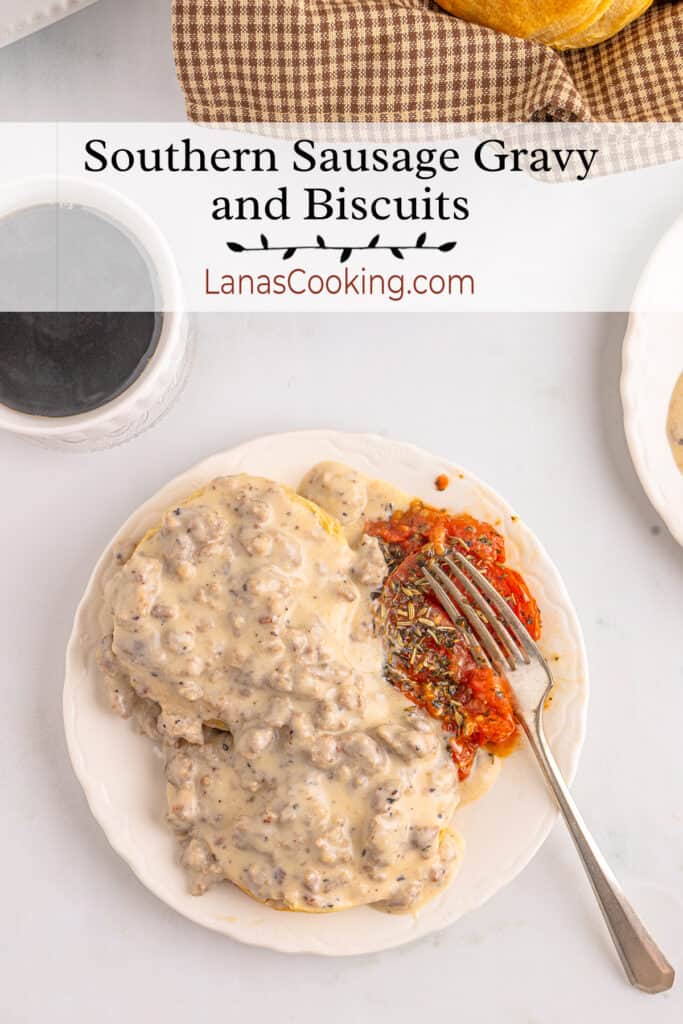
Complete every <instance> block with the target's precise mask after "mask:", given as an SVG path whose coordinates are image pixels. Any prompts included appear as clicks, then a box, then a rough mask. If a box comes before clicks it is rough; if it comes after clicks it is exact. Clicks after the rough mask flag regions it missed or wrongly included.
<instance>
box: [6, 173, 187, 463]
mask: <svg viewBox="0 0 683 1024" xmlns="http://www.w3.org/2000/svg"><path fill="white" fill-rule="evenodd" d="M57 204H58V205H59V206H70V205H73V206H79V207H83V208H84V209H86V210H91V211H93V212H94V213H96V214H98V215H99V216H101V217H103V218H104V219H105V220H108V221H109V222H110V223H111V224H113V226H114V227H116V228H119V229H120V230H121V231H122V232H123V233H124V234H126V235H128V237H129V238H132V239H133V240H134V241H135V243H136V246H137V247H138V248H139V249H140V251H141V252H142V253H143V254H144V256H145V257H146V261H147V262H148V264H149V268H150V274H151V275H152V277H153V278H154V283H155V287H156V290H157V292H158V295H157V309H158V310H159V311H160V314H161V329H160V333H159V338H158V340H157V344H156V348H155V350H154V352H153V354H152V356H151V357H150V359H149V362H148V363H147V365H146V366H145V368H144V370H143V371H142V373H141V374H140V375H139V376H138V377H137V378H136V379H135V380H134V381H133V382H132V383H131V384H130V385H129V386H128V387H127V388H126V389H125V390H124V391H123V392H122V393H121V394H120V395H118V396H117V397H116V398H113V399H112V400H111V401H109V402H107V403H106V404H104V405H101V406H99V407H98V408H96V409H92V410H91V411H89V412H83V413H78V414H77V415H74V416H36V415H32V414H29V413H24V412H18V411H17V410H15V409H11V408H9V407H8V406H7V405H3V404H2V403H1V402H0V429H4V430H9V431H11V432H12V433H15V434H20V435H22V436H24V437H26V438H28V439H30V440H32V441H35V442H38V443H40V444H43V445H48V446H51V447H58V448H62V449H67V450H68V449H71V450H82V451H93V450H96V449H99V448H109V447H113V446H114V445H117V444H121V443H122V442H123V441H126V440H128V439H129V438H131V437H134V436H135V435H136V434H139V433H140V432H141V431H143V430H145V429H146V428H147V427H150V426H151V425H152V424H153V423H154V422H155V421H156V420H157V419H158V418H159V417H160V416H161V415H162V414H163V413H164V412H165V411H166V410H167V409H168V408H169V406H170V404H171V403H172V401H173V399H174V398H175V397H176V396H177V394H178V393H179V391H180V389H181V387H182V385H183V384H184V382H185V379H186V376H187V373H188V371H189V366H190V361H191V349H192V346H191V338H190V331H189V320H188V316H187V313H186V311H185V308H184V299H183V290H182V286H181V280H180V275H179V273H178V268H177V266H176V263H175V260H174V258H173V254H172V252H171V249H170V247H169V245H168V242H167V241H166V239H165V238H164V236H163V235H162V233H161V232H160V230H159V229H158V227H157V226H156V224H155V223H154V222H153V221H152V220H151V218H150V217H148V216H147V214H146V213H145V212H144V211H143V210H142V209H140V207H138V206H136V205H135V204H134V203H131V202H130V201H129V200H128V199H127V198H125V197H124V196H122V195H120V194H119V193H117V192H115V191H113V190H112V189H109V188H106V187H104V186H102V185H94V184H92V183H90V182H86V181H80V180H78V179H60V180H59V181H58V182H55V180H54V179H29V180H25V181H21V182H17V183H14V184H10V185H8V186H3V190H2V193H1V194H0V219H2V218H5V217H8V216H10V215H13V214H18V213H20V212H21V211H22V210H28V209H31V208H32V207H36V206H46V205H57Z"/></svg>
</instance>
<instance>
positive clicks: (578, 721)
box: [63, 430, 589, 956]
mask: <svg viewBox="0 0 683 1024" xmlns="http://www.w3.org/2000/svg"><path fill="white" fill-rule="evenodd" d="M302 440H306V441H310V442H320V443H323V444H324V443H326V442H327V443H329V442H330V441H336V442H339V443H341V445H342V447H343V446H344V443H346V444H350V445H351V446H353V445H354V444H361V445H369V446H376V445H379V446H380V447H385V446H390V447H392V448H394V449H395V450H396V451H400V452H401V454H402V455H403V457H405V456H406V455H407V454H409V455H410V457H411V458H412V459H418V460H419V461H420V462H422V461H425V460H426V461H432V462H435V461H436V462H438V464H439V466H440V467H441V470H440V471H442V472H449V471H450V474H462V476H463V477H464V479H466V480H467V481H468V482H469V483H470V484H471V485H472V486H473V487H475V488H478V489H481V491H482V492H483V493H484V494H486V496H487V497H488V498H489V499H492V500H493V501H494V503H495V504H496V505H497V506H498V507H499V509H500V510H501V512H502V513H504V514H506V515H508V516H513V515H514V513H513V511H512V509H511V507H510V506H509V504H508V503H507V502H506V501H505V500H504V499H503V498H501V497H500V495H498V494H497V492H496V491H495V490H494V489H493V488H491V487H490V486H489V485H487V484H485V483H483V482H482V481H481V480H479V478H478V477H476V476H475V475H474V474H472V473H470V472H469V471H467V470H464V469H462V468H461V467H458V466H456V465H455V464H453V463H452V462H450V460H448V459H445V458H443V459H442V458H441V457H439V456H437V455H434V454H432V453H430V452H427V451H425V450H423V449H421V448H419V447H417V446H416V445H414V444H412V443H410V442H403V441H397V440H394V439H388V438H385V437H381V436H380V435H376V434H364V433H351V432H342V431H336V430H303V431H291V432H285V433H276V434H268V435H264V436H260V437H257V438H253V439H251V440H249V441H246V442H244V443H242V444H239V445H236V446H234V447H233V448H230V449H226V450H223V451H219V452H216V453H214V454H213V455H211V456H208V457H207V458H205V459H202V460H201V461H200V462H198V463H196V464H195V465H193V466H191V467H190V468H189V469H187V470H185V471H184V472H182V473H180V474H178V475H177V476H175V477H173V478H172V479H171V480H170V481H168V482H167V483H166V484H165V485H163V486H162V487H161V488H160V489H159V490H158V491H157V492H156V493H155V494H154V495H152V496H151V497H150V498H149V499H147V500H146V501H145V502H143V503H142V504H141V505H140V506H138V508H137V509H136V510H135V511H134V512H133V513H132V514H131V515H130V516H129V517H128V519H127V520H126V522H125V523H124V524H123V525H122V526H121V527H120V529H119V530H117V531H116V534H115V535H114V537H113V538H112V539H111V541H110V542H109V543H108V544H107V545H106V546H105V549H104V551H103V553H102V555H101V556H100V558H99V559H98V560H97V563H96V565H95V567H94V569H93V571H92V573H91V576H90V578H89V580H88V583H87V585H86V588H85V591H84V594H83V597H82V598H81V601H80V602H79V605H78V608H77V610H76V613H75V616H74V624H73V629H72V632H71V635H70V638H69V641H68V645H67V650H66V663H65V682H64V691H63V715H64V727H65V733H66V740H67V748H68V752H69V756H70V758H71V761H72V764H73V768H74V771H75V774H76V776H77V778H78V780H79V782H80V784H81V786H82V788H83V791H84V793H85V797H86V800H87V803H88V806H89V808H90V811H91V813H92V815H93V817H94V818H95V820H96V821H97V822H98V824H99V825H100V827H101V828H102V829H103V831H104V833H105V835H106V837H107V840H108V841H109V843H110V845H111V847H112V848H113V849H114V850H115V852H116V853H117V854H118V855H119V856H120V857H122V859H123V860H124V861H125V862H126V863H127V864H128V866H129V867H130V868H131V870H132V871H133V873H134V874H135V876H136V877H137V879H138V880H139V881H140V882H141V883H142V884H143V885H144V886H145V887H146V888H147V889H148V890H150V891H151V892H152V893H153V894H154V895H156V896H157V897H158V898H159V899H161V900H162V901H163V902H164V903H166V904H167V905H168V906H170V907H171V908H172V909H173V910H175V911H176V912H177V913H179V914H181V915H182V916H184V917H186V918H188V919H189V920H191V921H193V922H194V923H195V924H198V925H201V926H202V927H205V928H208V929H210V930H212V931H215V932H218V933H220V934H222V935H226V936H228V937H230V938H233V939H235V940H236V941H239V942H242V943H243V944H246V945H252V946H257V947H260V948H266V949H270V950H273V951H276V952H282V953H291V954H314V955H322V956H354V955H363V954H368V953H373V952H380V951H382V950H386V949H392V948H396V947H398V946H401V945H405V944H407V943H410V942H413V941H415V940H417V939H419V938H422V937H424V936H425V935H429V934H433V933H436V932H440V931H443V930H444V929H445V928H447V927H450V925H451V924H453V923H454V922H455V921H456V920H458V919H459V918H460V917H462V916H463V915H464V914H466V913H469V912H470V911H472V910H474V909H476V908H477V907H479V906H481V905H483V904H484V903H485V902H487V901H488V900H489V899H490V898H491V897H492V896H493V895H495V893H496V892H498V891H500V889H502V888H504V887H505V886H506V885H508V884H509V883H510V882H511V881H512V880H513V879H514V878H515V877H517V875H518V874H519V873H520V872H521V871H522V870H523V869H524V868H525V867H526V866H527V865H528V864H529V862H530V861H531V860H532V859H533V857H534V856H535V854H536V853H537V852H538V850H539V849H540V847H541V846H542V844H543V842H544V841H545V839H546V838H547V836H548V834H549V833H550V831H551V829H552V827H553V825H554V823H555V821H556V820H557V817H558V812H557V811H556V810H553V811H552V812H551V813H550V814H548V815H547V820H546V821H545V822H543V823H542V825H541V827H540V828H539V829H538V830H537V832H536V833H535V834H534V835H533V837H532V839H531V841H530V842H529V844H528V847H527V849H526V850H525V853H524V855H523V856H522V857H521V858H518V859H517V860H516V861H515V862H514V863H513V864H512V866H511V867H510V868H509V869H508V870H507V872H506V873H504V874H503V875H502V877H501V878H500V880H499V881H498V882H497V884H495V885H494V886H493V887H492V888H491V889H490V891H488V892H485V893H484V894H483V895H479V896H478V897H477V898H475V899H474V900H472V901H470V902H468V903H466V904H465V905H464V906H463V907H462V908H461V909H460V911H459V912H458V913H457V914H456V915H455V916H454V917H452V918H450V919H447V920H443V921H441V922H440V923H434V924H433V925H431V926H429V927H427V928H422V929H420V928H419V927H418V925H419V921H420V920H421V919H424V917H423V915H424V914H425V911H422V912H421V914H420V915H414V916H413V915H401V916H400V917H392V916H391V915H383V914H378V912H377V911H371V910H368V909H367V908H361V909H360V910H359V911H358V910H350V911H345V912H344V914H343V915H286V914H282V913H281V912H277V911H272V910H270V909H269V908H266V907H263V908H260V909H261V910H263V912H265V913H267V914H275V915H276V916H277V917H278V918H280V919H282V918H283V917H290V918H291V917H303V916H306V917H307V919H308V920H310V921H311V923H312V924H314V923H315V922H316V920H317V921H319V920H320V919H321V918H327V919H328V920H329V919H330V918H335V917H337V916H339V917H341V916H344V917H345V918H347V919H348V918H350V916H351V915H354V914H358V913H366V914H371V915H373V916H374V917H379V918H389V919H390V920H393V921H406V920H407V919H408V918H409V919H410V920H412V921H413V924H414V927H413V930H412V931H410V932H405V931H403V932H401V933H400V934H397V935H396V936H395V938H394V939H389V940H387V939H386V938H385V939H383V940H382V941H380V942H373V941H369V942H368V941H367V940H366V941H365V942H363V941H361V940H362V938H363V936H360V937H359V941H358V942H357V943H355V945H354V947H353V948H348V947H346V946H344V947H343V948H339V947H337V946H332V947H330V946H327V947H326V946H325V944H324V943H323V944H322V945H320V944H319V943H316V942H313V941H312V939H313V935H312V934H311V931H309V933H308V934H307V936H306V941H302V940H297V939H292V937H291V936H289V935H287V934H286V935H285V939H284V940H283V939H278V940H276V939H274V938H273V937H272V936H270V937H269V936H268V935H267V934H266V935H265V936H264V935H262V934H260V933H259V931H258V928H255V930H254V932H253V934H249V933H248V932H245V931H244V930H240V929H239V928H235V927H234V925H235V923H236V922H238V921H239V918H232V917H226V916H223V917H214V918H208V917H207V915H206V913H203V906H202V901H203V899H205V897H199V898H197V897H193V898H191V899H190V901H189V902H188V901H187V900H186V899H185V900H184V899H183V898H182V897H183V896H186V893H182V894H181V896H180V897H179V895H178V894H177V893H175V892H171V891H167V889H166V888H165V887H164V886H163V885H160V884H159V881H158V879H157V878H155V877H154V865H151V867H150V865H149V864H148V863H147V862H146V861H144V858H143V863H141V862H140V860H139V859H138V860H135V859H133V858H132V857H131V854H130V850H129V849H128V848H127V847H126V845H125V843H124V838H125V837H123V836H122V835H121V833H120V831H117V829H116V827H115V826H114V825H112V823H111V822H110V821H108V820H107V817H106V814H105V813H104V812H103V808H102V796H101V794H100V793H99V788H98V785H97V782H96V780H93V779H92V778H91V777H90V776H89V775H88V772H87V767H86V765H85V763H84V760H83V752H82V750H81V749H80V746H79V744H78V742H77V736H76V732H75V723H76V718H77V715H78V703H77V701H75V700H74V699H73V698H74V697H75V694H76V692H77V691H74V687H73V682H74V675H75V667H74V665H75V660H76V659H77V657H78V656H79V655H80V646H81V644H80V628H79V626H80V623H81V619H82V618H83V616H84V611H85V609H86V607H87V605H88V603H89V602H91V601H92V600H93V599H94V600H95V601H96V597H95V595H94V593H93V587H94V584H95V582H96V581H97V578H98V576H99V573H100V572H101V570H102V567H103V564H104V562H105V560H106V558H107V556H108V553H109V551H110V550H111V548H112V546H113V544H114V543H115V542H116V540H117V538H119V537H121V536H125V535H126V532H127V531H129V529H130V525H131V524H132V523H133V522H134V521H136V520H138V519H139V518H140V517H144V516H147V515H150V514H151V513H152V512H155V513H156V514H158V507H159V503H160V499H162V496H163V495H164V493H165V492H166V491H168V490H172V489H173V488H174V487H178V486H179V485H180V484H181V483H182V482H183V481H184V480H185V479H186V478H187V477H194V476H197V475H199V476H205V478H206V479H210V478H211V477H212V476H213V475H215V474H214V473H209V474H207V473H206V469H207V467H209V466H210V465H211V463H212V462H214V461H215V460H218V459H221V458H225V457H228V456H229V457H231V458H233V459H236V458H238V457H240V456H243V455H244V454H248V452H249V449H250V448H254V447H260V446H262V445H268V444H269V442H277V443H282V442H289V441H291V442H292V443H293V444H296V443H297V442H299V441H302ZM342 454H343V453H342ZM313 461H315V458H314V459H313ZM311 464H312V463H311ZM386 475H387V476H388V477H389V478H391V473H390V472H388V473H387V474H386ZM441 498H442V499H443V498H445V495H441ZM518 524H519V528H520V529H521V530H522V531H524V532H525V533H526V534H527V535H528V540H530V541H531V543H532V544H533V547H534V549H535V552H536V554H537V555H538V556H539V557H540V560H541V561H543V562H545V569H546V570H547V572H548V574H549V576H550V577H552V578H553V583H554V585H555V588H556V589H557V591H558V594H559V596H560V598H561V599H562V609H563V611H564V613H565V615H566V616H567V618H568V620H569V621H571V623H572V627H573V629H574V636H573V640H574V641H575V643H576V655H577V659H578V667H579V671H580V682H579V684H578V689H577V693H576V694H575V695H574V698H573V701H572V702H571V703H570V704H569V705H568V708H569V710H570V711H572V713H573V719H572V721H571V722H570V725H571V726H572V727H573V730H574V732H573V737H572V746H571V749H570V750H569V752H568V754H567V755H566V762H567V763H566V764H565V769H564V774H565V777H566V778H567V779H568V781H569V782H571V780H572V779H573V777H574V775H575V772H576V769H577V766H578V761H579V756H580V752H581V748H582V745H583V741H584V739H585V730H586V717H587V709H588V692H589V684H588V667H587V656H586V650H585V644H584V640H583V634H582V631H581V627H580V623H579V620H578V618H577V616H576V612H575V610H574V608H573V605H572V603H571V599H570V598H569V595H568V593H567V590H566V587H565V585H564V582H563V581H562V578H561V576H560V573H559V571H558V569H557V568H556V566H555V565H554V563H553V562H552V560H551V559H550V558H549V556H548V554H547V552H546V551H545V548H544V547H543V545H542V544H541V543H540V541H539V540H538V538H537V537H536V536H535V534H533V533H532V531H531V530H530V529H529V528H528V527H526V526H525V525H524V524H523V523H522V521H521V520H518ZM138 528H139V527H138ZM110 714H111V713H110ZM114 717H115V716H113V715H112V718H114ZM117 725H118V726H119V727H122V728H124V729H125V728H126V726H127V723H124V722H120V721H117ZM128 728H129V729H130V726H129V725H128ZM136 738H137V737H136ZM144 742H145V743H148V741H146V740H145V741H144ZM529 756H530V755H529ZM504 767H505V766H504ZM485 799H486V798H484V801H485ZM474 806H479V805H478V804H477V805H474ZM159 827H160V828H163V825H162V824H161V823H159ZM466 856H467V854H466ZM457 885H458V877H457V876H456V879H455V880H454V882H453V884H452V887H455V886H457ZM452 887H449V889H450V888H452ZM226 891H227V892H230V894H231V896H232V897H233V898H235V896H236V898H237V899H238V900H240V899H241V900H242V901H246V902H245V903H243V905H244V906H245V907H246V906H249V908H250V909H252V910H253V907H254V906H257V907H259V905H258V904H254V901H253V900H251V899H250V898H249V897H247V896H244V895H243V894H242V893H240V892H239V891H237V890H234V887H229V888H228V889H227V890H226ZM448 891H449V890H447V891H446V892H445V893H444V894H442V895H441V896H439V897H437V898H435V899H434V900H432V901H431V903H430V904H428V906H427V908H425V910H426V911H428V910H429V908H430V907H433V906H434V905H435V904H439V906H440V905H441V904H442V903H443V901H444V899H445V898H446V897H447V895H448ZM195 906H196V910H195ZM271 920H272V919H271Z"/></svg>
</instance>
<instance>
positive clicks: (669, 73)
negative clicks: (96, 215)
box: [173, 0, 683, 123]
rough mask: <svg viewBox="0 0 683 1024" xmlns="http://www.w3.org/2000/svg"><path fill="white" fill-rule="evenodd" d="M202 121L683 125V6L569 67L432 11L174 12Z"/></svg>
mask: <svg viewBox="0 0 683 1024" xmlns="http://www.w3.org/2000/svg"><path fill="white" fill-rule="evenodd" d="M173 34H174V45H175V55H176V64H177V68H178V75H179V78H180V82H181V85H182V87H183V90H184V93H185V98H186V103H187V112H188V116H189V117H190V119H191V120H193V121H199V122H239V123H244V122H252V123H253V122H286V121H289V122H298V123H302V122H344V123H351V122H362V123H368V122H379V121H385V122H386V121H394V122H409V121H412V122H433V121H437V122H452V121H459V122H472V121H484V122H495V121H539V120H540V121H549V120H555V121H681V120H683V4H681V3H678V2H676V0H662V2H659V3H657V4H655V6H654V7H652V8H650V10H649V11H648V12H647V13H646V14H645V15H643V16H642V17H641V18H640V19H639V20H638V21H636V22H635V23H634V24H632V25H630V26H629V27H628V28H626V29H624V31H623V32H621V33H619V35H618V36H616V37H615V38H613V39H611V40H609V41H608V42H606V43H603V44H601V45H600V46H597V47H593V48H591V49H587V50H580V51H575V52H570V53H567V54H558V53H555V52H554V51H552V50H550V49H548V48H547V47H544V46H542V45H540V44H538V43H531V42H526V41H524V40H520V39H513V38H511V37H510V36H506V35H503V34H501V33H499V32H494V31H492V30H490V29H486V28H481V27H479V26H478V25H472V24H468V23H467V22H464V21H461V20H459V19H457V18H453V17H451V16H450V15H448V14H446V13H445V12H444V11H443V10H442V9H441V8H440V7H438V6H437V5H436V4H435V3H432V0H174V4H173Z"/></svg>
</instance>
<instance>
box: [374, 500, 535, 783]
mask: <svg viewBox="0 0 683 1024" xmlns="http://www.w3.org/2000/svg"><path fill="white" fill-rule="evenodd" d="M366 532H367V533H368V534H370V535H371V536H373V537H377V538H378V539H379V540H380V542H381V544H382V546H383V550H384V553H385V557H386V558H387V561H388V563H389V568H390V574H389V576H388V577H387V580H386V581H385V584H384V587H383V589H382V593H381V595H380V601H379V607H380V612H379V614H380V622H381V629H382V631H383V633H384V637H385V640H386V642H387V648H388V657H387V676H388V678H389V680H390V682H392V683H393V684H394V685H395V686H397V687H398V688H399V689H400V690H401V691H402V692H403V693H405V694H406V696H407V697H409V698H410V699H411V700H412V701H414V703H416V704H418V705H419V706H420V707H422V708H424V709H425V710H426V711H427V712H428V713H429V714H430V715H432V716H433V717H435V718H438V719H440V720H441V723H442V725H443V728H444V729H445V730H446V731H447V732H448V733H451V734H452V735H451V737H450V738H449V746H450V749H451V753H452V756H453V760H454V761H455V763H456V764H457V765H458V770H459V774H460V778H461V779H464V778H466V777H467V775H468V774H469V772H470V771H471V769H472V765H473V763H474V758H475V756H476V753H477V750H478V749H479V748H480V747H482V746H485V747H486V748H487V749H489V750H492V751H494V752H495V751H497V752H499V753H501V752H503V751H506V750H508V749H510V746H511V744H512V742H513V740H514V737H515V735H516V722H515V715H514V709H513V703H512V697H511V693H510V688H509V686H508V683H507V681H506V680H505V679H504V678H502V677H501V676H499V675H497V674H496V672H494V671H493V670H492V669H491V668H488V667H485V666H482V665H478V664H477V662H476V661H475V658H474V655H473V653H472V651H471V649H470V647H469V646H468V644H467V642H466V640H465V637H464V635H463V632H462V630H461V629H460V628H459V627H458V625H456V624H454V623H453V622H451V620H450V618H449V617H448V615H447V614H446V612H445V611H444V610H443V608H442V607H441V605H440V604H439V602H438V601H437V600H436V598H435V597H434V595H433V594H432V592H431V590H430V588H429V584H428V583H427V581H426V580H425V579H424V577H423V575H422V566H423V565H425V564H427V563H428V562H429V561H430V560H432V559H433V558H434V557H436V556H437V555H439V554H443V553H444V552H447V551H448V550H449V549H453V548H455V549H456V550H459V551H461V552H462V553H463V554H465V555H466V556H467V557H468V558H469V559H470V560H471V561H472V563H473V564H474V565H476V567H477V568H478V569H479V570H480V571H481V572H482V573H483V574H484V575H485V576H486V578H487V579H488V580H489V581H490V583H491V584H492V585H493V586H494V587H495V588H496V590H497V591H498V593H499V594H500V595H501V596H502V597H503V598H504V599H505V600H506V601H507V603H508V604H509V606H510V608H511V609H512V610H513V611H514V613H515V614H516V615H517V617H518V618H519V620H520V621H521V622H522V623H524V625H525V626H526V628H527V630H528V631H529V633H530V634H531V636H532V637H534V639H537V638H538V637H539V636H540V632H541V616H540V612H539V610H538V606H537V604H536V602H535V600H534V598H533V597H532V596H531V594H530V592H529V589H528V587H527V585H526V583H525V582H524V580H523V579H522V577H521V576H520V574H519V573H518V572H515V570H514V569H510V568H508V567H507V566H506V565H505V564H504V562H505V542H504V540H503V537H502V536H501V535H500V534H499V533H498V531H497V530H495V529H494V527H492V526H490V525H489V524H488V523H481V522H479V521H478V520H476V519H474V518H473V517H472V516H468V515H458V516H456V515H451V514H450V513H448V512H446V511H443V510H439V509H435V508H431V507H430V506H428V505H424V504H422V503H421V502H418V501H415V502H413V503H412V504H411V505H410V507H409V508H408V509H407V510H406V511H404V512H396V513H394V515H393V516H392V517H391V519H389V520H375V521H373V522H369V523H367V525H366ZM454 583H455V584H456V586H457V581H455V580H454Z"/></svg>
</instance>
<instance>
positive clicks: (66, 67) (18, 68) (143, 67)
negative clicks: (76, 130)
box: [0, 0, 185, 121]
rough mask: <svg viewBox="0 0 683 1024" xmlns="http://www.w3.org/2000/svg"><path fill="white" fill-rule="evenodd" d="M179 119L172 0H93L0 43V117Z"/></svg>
mask: <svg viewBox="0 0 683 1024" xmlns="http://www.w3.org/2000/svg"><path fill="white" fill-rule="evenodd" d="M1 2H2V0H0V3H1ZM46 2H47V0H46ZM184 118H185V106H184V102H183V95H182V92H181V90H180V86H179V85H178V80H177V78H176V74H175V66H174V63H173V49H172V45H171V0H98V2H97V3H96V4H94V5H93V6H92V7H86V8H85V9H84V10H81V11H77V12H76V13H75V14H72V15H70V16H69V17H68V18H64V20H63V21H59V22H57V23H56V24H54V25H49V26H48V27H47V28H44V29H42V30H41V31H40V32H35V33H34V34H33V35H30V36H27V37H26V38H24V39H20V40H19V41H18V42H16V43H12V44H11V45H10V46H6V47H4V48H2V49H0V121H182V120H184Z"/></svg>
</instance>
